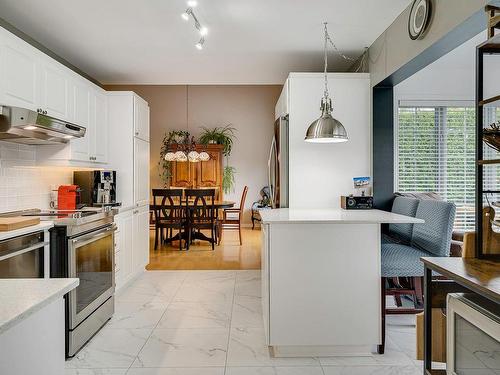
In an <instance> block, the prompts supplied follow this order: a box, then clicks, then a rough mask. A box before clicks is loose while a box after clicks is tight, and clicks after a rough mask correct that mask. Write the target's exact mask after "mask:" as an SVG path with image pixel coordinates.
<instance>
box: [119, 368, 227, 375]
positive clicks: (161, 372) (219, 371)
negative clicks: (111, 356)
mask: <svg viewBox="0 0 500 375" xmlns="http://www.w3.org/2000/svg"><path fill="white" fill-rule="evenodd" d="M127 375H224V367H197V368H131V369H130V370H128V372H127Z"/></svg>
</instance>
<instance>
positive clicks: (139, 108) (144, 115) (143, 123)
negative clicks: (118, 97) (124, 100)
mask: <svg viewBox="0 0 500 375" xmlns="http://www.w3.org/2000/svg"><path fill="white" fill-rule="evenodd" d="M134 136H136V137H137V138H140V139H143V140H145V141H148V142H149V106H148V103H147V102H146V101H145V100H144V99H142V98H141V97H139V96H137V95H134Z"/></svg>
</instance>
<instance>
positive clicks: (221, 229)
mask: <svg viewBox="0 0 500 375" xmlns="http://www.w3.org/2000/svg"><path fill="white" fill-rule="evenodd" d="M223 232H224V231H223V228H222V222H220V221H219V245H220V243H221V242H222V233H223Z"/></svg>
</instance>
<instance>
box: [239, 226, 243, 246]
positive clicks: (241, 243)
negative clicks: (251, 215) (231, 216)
mask: <svg viewBox="0 0 500 375" xmlns="http://www.w3.org/2000/svg"><path fill="white" fill-rule="evenodd" d="M238 234H239V236H240V246H241V245H243V242H241V224H238Z"/></svg>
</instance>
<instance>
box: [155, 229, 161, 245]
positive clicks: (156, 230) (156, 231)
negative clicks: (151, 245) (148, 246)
mask: <svg viewBox="0 0 500 375" xmlns="http://www.w3.org/2000/svg"><path fill="white" fill-rule="evenodd" d="M159 229H160V228H158V227H156V228H155V250H156V249H158V230H159Z"/></svg>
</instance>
